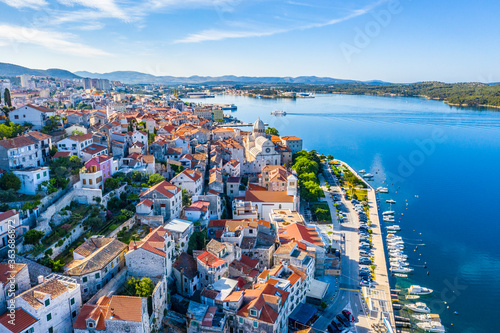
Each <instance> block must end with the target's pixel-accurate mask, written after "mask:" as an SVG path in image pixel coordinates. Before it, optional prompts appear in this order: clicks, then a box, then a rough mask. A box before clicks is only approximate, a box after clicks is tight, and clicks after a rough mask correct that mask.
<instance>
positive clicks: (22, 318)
mask: <svg viewBox="0 0 500 333" xmlns="http://www.w3.org/2000/svg"><path fill="white" fill-rule="evenodd" d="M9 314H10V313H9V312H5V313H4V314H3V315H1V316H0V324H1V325H2V326H4V327H5V328H6V329H8V330H9V331H11V332H12V333H21V332H24V330H25V329H27V328H28V327H30V326H31V325H33V324H34V323H36V322H37V321H38V320H37V319H35V318H34V317H33V316H32V315H30V314H29V313H28V312H26V311H24V310H23V309H22V308H17V309H16V310H15V312H14V313H13V315H14V318H15V320H13V321H12V319H11V318H10V316H9Z"/></svg>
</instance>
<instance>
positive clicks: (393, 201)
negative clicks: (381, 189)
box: [385, 199, 396, 205]
mask: <svg viewBox="0 0 500 333" xmlns="http://www.w3.org/2000/svg"><path fill="white" fill-rule="evenodd" d="M385 202H387V203H388V204H391V205H392V204H395V203H396V200H392V199H389V200H386V201H385Z"/></svg>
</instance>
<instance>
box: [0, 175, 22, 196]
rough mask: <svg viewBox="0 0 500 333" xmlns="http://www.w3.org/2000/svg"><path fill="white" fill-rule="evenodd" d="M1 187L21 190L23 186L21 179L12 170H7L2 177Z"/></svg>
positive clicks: (0, 179) (0, 178)
mask: <svg viewBox="0 0 500 333" xmlns="http://www.w3.org/2000/svg"><path fill="white" fill-rule="evenodd" d="M0 188H1V189H2V190H9V189H13V190H16V191H19V189H20V188H21V180H20V179H19V178H17V176H16V175H15V174H13V173H12V172H5V173H4V174H2V176H1V177H0Z"/></svg>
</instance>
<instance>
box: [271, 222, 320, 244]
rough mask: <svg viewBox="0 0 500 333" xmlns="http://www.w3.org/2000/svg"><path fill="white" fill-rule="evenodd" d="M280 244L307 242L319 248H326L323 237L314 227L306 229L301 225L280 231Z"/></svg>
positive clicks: (294, 225) (287, 227) (291, 225)
mask: <svg viewBox="0 0 500 333" xmlns="http://www.w3.org/2000/svg"><path fill="white" fill-rule="evenodd" d="M278 236H279V238H280V242H283V243H286V242H288V241H298V242H300V241H307V242H309V243H311V244H314V245H317V246H324V245H325V244H324V243H323V242H322V241H321V237H320V236H319V235H318V232H317V231H316V229H315V228H314V227H306V226H304V225H302V224H299V223H293V224H290V225H287V226H285V227H283V228H280V229H279V230H278Z"/></svg>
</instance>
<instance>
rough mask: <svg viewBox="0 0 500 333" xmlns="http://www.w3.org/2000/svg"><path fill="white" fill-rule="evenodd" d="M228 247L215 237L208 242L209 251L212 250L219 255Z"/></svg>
mask: <svg viewBox="0 0 500 333" xmlns="http://www.w3.org/2000/svg"><path fill="white" fill-rule="evenodd" d="M225 248H226V245H224V244H223V243H221V242H218V241H216V240H215V239H212V240H210V242H208V244H207V251H209V252H211V253H212V254H214V255H218V254H219V253H220V252H222V250H224V249H225Z"/></svg>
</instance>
